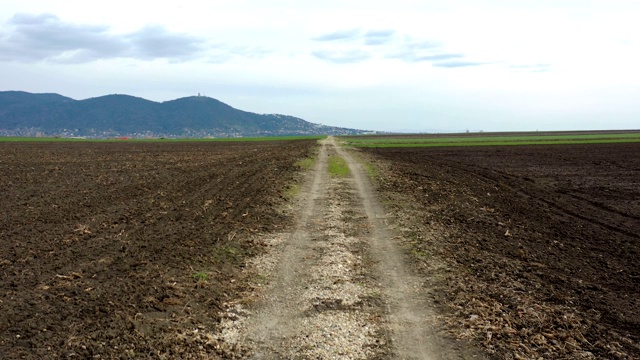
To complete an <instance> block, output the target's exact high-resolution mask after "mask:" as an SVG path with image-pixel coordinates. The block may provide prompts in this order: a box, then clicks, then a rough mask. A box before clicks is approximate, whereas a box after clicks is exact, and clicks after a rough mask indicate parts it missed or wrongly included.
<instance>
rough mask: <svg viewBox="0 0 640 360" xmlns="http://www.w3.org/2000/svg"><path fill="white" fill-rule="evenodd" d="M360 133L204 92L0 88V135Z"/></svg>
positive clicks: (221, 135) (141, 135)
mask: <svg viewBox="0 0 640 360" xmlns="http://www.w3.org/2000/svg"><path fill="white" fill-rule="evenodd" d="M363 132H364V131H362V130H355V129H347V128H340V127H332V126H324V125H320V124H314V123H310V122H308V121H305V120H302V119H300V118H296V117H293V116H287V115H279V114H268V115H262V114H255V113H251V112H246V111H242V110H238V109H235V108H233V107H231V106H229V105H227V104H225V103H223V102H221V101H218V100H216V99H213V98H210V97H205V96H192V97H186V98H181V99H176V100H171V101H166V102H162V103H158V102H153V101H149V100H145V99H142V98H138V97H134V96H129V95H107V96H101V97H97V98H91V99H86V100H74V99H71V98H68V97H65V96H62V95H58V94H31V93H27V92H21V91H4V92H0V136H1V135H4V136H37V135H42V136H82V137H85V136H86V137H96V138H108V137H114V136H132V137H147V136H148V137H207V136H213V137H238V136H283V135H344V134H359V133H363Z"/></svg>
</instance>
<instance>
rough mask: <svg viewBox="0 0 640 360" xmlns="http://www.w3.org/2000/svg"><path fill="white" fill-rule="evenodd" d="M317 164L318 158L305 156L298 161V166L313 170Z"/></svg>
mask: <svg viewBox="0 0 640 360" xmlns="http://www.w3.org/2000/svg"><path fill="white" fill-rule="evenodd" d="M315 165H316V158H315V157H312V158H304V159H300V160H298V161H296V166H297V167H299V168H301V169H302V170H311V169H313V167H314V166H315Z"/></svg>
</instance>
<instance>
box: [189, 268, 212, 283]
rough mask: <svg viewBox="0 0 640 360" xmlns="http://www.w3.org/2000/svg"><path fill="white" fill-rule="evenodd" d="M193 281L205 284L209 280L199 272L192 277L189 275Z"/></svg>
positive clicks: (205, 274)
mask: <svg viewBox="0 0 640 360" xmlns="http://www.w3.org/2000/svg"><path fill="white" fill-rule="evenodd" d="M191 276H192V277H193V279H194V280H195V281H197V282H201V281H202V282H206V281H207V280H208V279H209V276H208V275H207V273H206V272H204V271H199V272H197V273H195V274H193V275H191Z"/></svg>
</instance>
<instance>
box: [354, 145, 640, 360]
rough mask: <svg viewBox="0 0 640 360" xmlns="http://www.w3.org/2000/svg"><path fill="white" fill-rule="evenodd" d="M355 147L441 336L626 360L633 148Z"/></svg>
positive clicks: (638, 238) (631, 299) (495, 348)
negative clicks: (444, 329)
mask: <svg viewBox="0 0 640 360" xmlns="http://www.w3.org/2000/svg"><path fill="white" fill-rule="evenodd" d="M360 153H361V154H362V155H361V157H362V158H364V159H366V161H369V162H372V163H373V164H375V165H376V166H377V167H378V168H379V174H378V177H377V178H378V181H377V183H378V190H379V192H380V193H381V195H382V196H383V198H384V199H386V204H387V207H388V209H389V211H391V212H392V213H394V214H395V216H396V217H397V219H398V220H397V223H398V226H399V228H401V229H403V231H404V233H405V236H406V237H407V238H409V239H411V240H409V241H408V242H407V244H406V245H407V246H408V248H409V249H410V251H411V252H412V253H413V258H414V259H415V263H416V265H417V266H418V267H419V268H420V269H421V270H422V272H423V273H424V274H425V276H426V277H427V278H428V279H430V282H431V283H430V286H432V287H433V289H435V291H434V292H435V294H436V295H437V296H438V303H439V304H440V305H439V310H440V312H441V313H442V321H443V322H445V323H446V324H448V328H449V329H450V331H451V333H452V334H454V335H456V336H458V337H459V338H466V339H472V340H473V341H475V342H476V343H478V344H480V345H481V346H482V347H484V348H485V350H486V351H487V352H488V353H489V354H493V355H492V356H493V357H494V358H496V359H525V358H526V359H537V358H545V359H576V358H577V359H580V358H586V359H588V358H600V359H637V358H640V265H639V262H638V259H640V144H638V143H628V144H598V145H548V146H512V147H509V146H505V147H457V148H456V147H450V148H402V149H398V148H396V149H393V148H388V149H362V150H360Z"/></svg>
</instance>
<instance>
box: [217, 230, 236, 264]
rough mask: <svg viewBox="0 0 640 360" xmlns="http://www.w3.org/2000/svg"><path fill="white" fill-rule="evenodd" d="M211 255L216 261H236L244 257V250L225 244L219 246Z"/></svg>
mask: <svg viewBox="0 0 640 360" xmlns="http://www.w3.org/2000/svg"><path fill="white" fill-rule="evenodd" d="M233 236H235V234H233ZM231 240H232V236H230V240H229V241H231ZM211 255H212V258H213V261H214V263H235V262H237V261H239V260H240V259H241V258H242V251H241V250H240V249H239V248H237V247H235V246H232V245H231V244H223V245H220V246H217V247H216V248H215V249H214V251H213V254H211Z"/></svg>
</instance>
